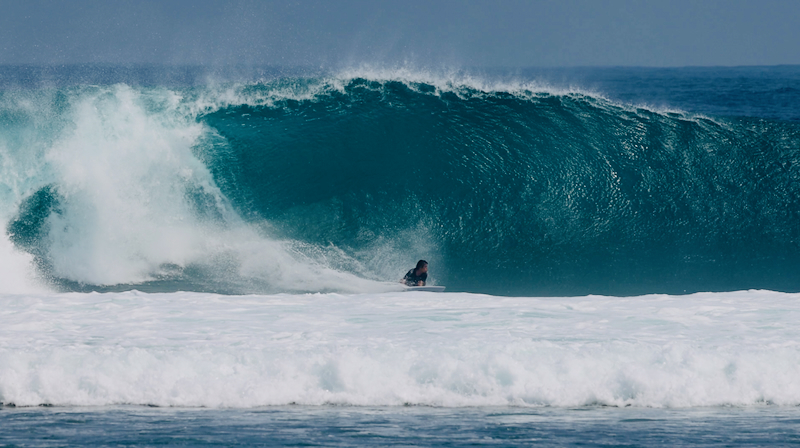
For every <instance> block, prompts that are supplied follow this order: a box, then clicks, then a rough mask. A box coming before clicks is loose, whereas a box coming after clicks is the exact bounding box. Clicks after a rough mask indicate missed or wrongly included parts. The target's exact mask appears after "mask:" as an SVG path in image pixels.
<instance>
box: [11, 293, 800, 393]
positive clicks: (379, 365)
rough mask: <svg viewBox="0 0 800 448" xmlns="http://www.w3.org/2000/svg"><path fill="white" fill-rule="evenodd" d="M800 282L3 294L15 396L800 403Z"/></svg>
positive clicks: (12, 391) (12, 386)
mask: <svg viewBox="0 0 800 448" xmlns="http://www.w3.org/2000/svg"><path fill="white" fill-rule="evenodd" d="M798 299H800V295H797V294H782V293H772V292H764V291H750V292H738V293H713V294H712V293H702V294H694V295H690V296H645V297H630V298H616V297H593V296H590V297H576V298H533V297H527V298H502V297H492V296H485V295H474V294H464V293H455V294H447V293H444V294H436V293H381V294H361V295H338V294H316V295H276V296H244V297H236V296H218V295H209V294H190V293H175V294H144V293H138V292H129V293H119V294H51V295H16V296H15V295H7V294H6V295H2V296H0V306H2V309H3V313H0V401H3V402H6V403H9V402H13V403H15V404H17V405H37V404H42V403H50V404H56V405H107V404H118V403H132V404H155V405H163V406H212V407H252V406H262V405H279V404H288V403H300V404H310V405H319V404H325V403H340V404H352V405H402V404H420V405H433V406H474V405H516V406H565V407H569V406H582V405H596V404H604V405H613V406H627V405H631V406H652V407H694V406H728V405H733V406H754V405H763V404H765V403H773V404H778V405H800V384H798V382H797V378H798V375H800V327H798V326H797V325H796V322H797V320H798V318H800V300H798Z"/></svg>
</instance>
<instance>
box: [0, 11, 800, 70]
mask: <svg viewBox="0 0 800 448" xmlns="http://www.w3.org/2000/svg"><path fill="white" fill-rule="evenodd" d="M0 63H3V64H63V63H113V64H140V63H163V64H204V65H228V64H242V65H281V66H295V65H302V66H325V67H331V66H341V65H345V66H347V65H358V64H373V65H381V64H384V65H396V64H403V63H408V64H413V65H415V66H423V67H424V66H432V67H439V66H444V67H498V66H502V67H530V66H539V67H551V66H687V65H695V66H696V65H700V66H715V65H777V64H800V0H758V1H752V0H725V1H722V0H694V1H687V0H662V1H650V0H639V1H633V0H608V1H601V0H594V1H589V0H558V1H554V0H538V1H537V0H530V1H517V0H500V1H492V2H490V1H454V0H448V1H435V0H434V1H431V0H429V1H418V0H406V1H396V0H386V1H377V0H374V1H362V0H344V1H333V0H331V1H318V0H308V1H303V0H299V1H252V0H251V1H217V0H196V1H186V0H172V1H170V0H162V1H152V0H137V1H113V0H108V1H88V0H72V1H57V0H53V1H42V0H24V1H17V0H0Z"/></svg>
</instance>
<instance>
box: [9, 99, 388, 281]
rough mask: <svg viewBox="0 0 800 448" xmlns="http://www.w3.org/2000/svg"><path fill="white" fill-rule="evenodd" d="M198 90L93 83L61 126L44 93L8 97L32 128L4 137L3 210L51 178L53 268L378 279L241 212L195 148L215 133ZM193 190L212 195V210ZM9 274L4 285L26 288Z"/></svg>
mask: <svg viewBox="0 0 800 448" xmlns="http://www.w3.org/2000/svg"><path fill="white" fill-rule="evenodd" d="M23 96H24V95H23ZM23 100H24V101H23ZM36 101H41V103H42V104H38V106H36V105H31V104H30V103H32V102H33V103H35V102H36ZM203 101H204V100H202V99H198V98H190V99H185V98H183V97H182V96H181V95H179V94H177V93H175V92H172V91H169V90H165V89H134V88H131V87H129V86H125V85H116V86H108V87H90V86H88V87H83V88H81V89H77V90H76V91H75V92H71V93H70V96H69V103H68V107H64V109H63V110H61V111H59V118H58V119H59V120H60V122H62V123H63V125H62V126H60V127H48V126H45V124H46V122H47V121H48V120H49V119H51V118H52V117H50V116H49V112H48V110H49V109H48V107H49V104H50V103H51V99H50V98H49V97H44V98H38V97H36V95H34V94H31V98H27V99H26V98H22V100H20V99H17V98H15V99H14V102H11V103H4V104H3V107H6V108H9V109H11V110H13V111H14V112H15V113H18V114H22V115H25V116H26V119H27V121H26V120H20V122H21V123H27V126H28V128H23V129H17V131H18V132H19V133H21V134H26V135H28V137H29V138H26V139H25V141H23V142H22V143H23V144H20V143H19V142H17V143H16V145H17V146H16V147H15V146H13V145H12V144H5V143H4V142H3V141H0V145H1V146H0V161H2V169H3V171H2V172H3V174H4V175H5V176H4V177H3V179H2V181H1V182H0V194H2V196H0V218H2V221H3V223H7V222H8V221H9V219H11V218H12V217H13V216H14V214H15V213H16V212H17V210H18V208H19V204H20V203H21V201H22V200H23V199H24V198H25V197H26V196H27V195H29V194H31V193H33V192H35V191H36V190H38V189H39V188H42V187H43V186H45V185H51V186H53V188H54V191H55V192H56V193H57V194H58V196H59V201H58V207H57V208H58V210H57V212H52V213H50V215H49V218H48V220H47V229H46V231H47V233H46V237H45V241H43V245H44V246H45V248H46V257H47V260H46V261H47V263H48V264H49V265H50V269H51V270H52V272H51V274H52V275H53V276H55V277H60V278H65V279H68V280H72V281H77V282H81V283H87V284H93V285H113V284H130V283H139V282H145V281H149V280H152V279H155V278H158V277H159V276H160V275H162V274H164V273H170V272H174V268H175V267H176V266H177V267H178V268H183V267H187V266H189V265H202V266H205V267H206V268H208V269H210V270H212V271H213V272H214V273H215V274H216V275H219V276H223V277H229V278H239V279H241V278H243V277H244V278H246V279H255V280H257V281H261V282H262V283H265V284H268V285H270V287H271V288H273V289H279V290H284V291H307V290H312V291H325V290H337V291H351V292H354V291H374V290H385V287H384V286H381V285H380V284H376V283H375V282H373V281H369V280H364V279H363V278H359V277H357V276H355V275H353V274H349V273H344V272H338V271H337V270H335V269H333V268H332V267H331V266H330V265H329V264H328V263H326V260H325V258H326V256H328V255H330V254H329V253H328V252H331V253H333V252H336V251H335V250H332V251H328V252H326V250H324V248H323V249H319V250H317V251H316V256H314V254H312V253H311V252H312V251H308V250H305V251H303V250H298V248H299V247H300V245H301V244H300V243H298V242H292V241H281V240H277V239H275V238H274V237H271V236H270V235H267V234H265V232H264V231H262V230H261V229H259V228H256V227H252V226H250V225H248V224H246V223H244V222H243V221H242V220H241V219H240V218H239V217H238V215H237V214H236V213H235V212H234V211H233V208H232V207H231V206H230V204H228V202H227V199H226V198H225V197H224V195H223V194H222V192H221V191H220V190H219V188H218V187H217V186H216V184H215V182H214V179H213V177H212V175H211V173H210V171H209V169H208V168H207V167H206V166H205V165H204V164H203V163H202V162H201V161H200V160H199V159H198V158H197V157H196V156H195V154H194V152H193V147H194V146H195V145H196V144H197V143H198V141H199V139H201V138H202V137H203V136H207V135H209V134H210V133H212V130H210V129H208V128H207V127H205V125H203V124H201V123H199V122H198V121H197V120H196V116H195V115H193V113H196V112H198V110H200V109H201V108H202V104H205V103H203ZM0 140H2V139H0ZM18 140H19V139H18ZM192 194H195V195H202V196H203V202H206V203H207V204H209V205H207V206H208V207H210V208H211V209H212V210H210V213H207V214H206V215H207V216H206V215H204V213H202V212H198V210H196V208H195V206H194V204H193V202H192V199H191V197H190V196H191V195H192ZM3 244H4V246H3V247H0V249H2V250H3V253H2V254H3V255H4V257H3V263H4V264H7V265H13V268H14V269H11V268H8V267H7V269H6V271H5V272H6V273H7V274H8V275H11V276H15V277H20V272H27V273H28V275H27V277H30V275H31V272H32V271H33V269H32V267H31V266H32V265H31V260H30V258H31V257H29V256H27V255H20V254H18V253H17V252H15V251H13V250H12V249H11V246H10V243H8V241H7V240H4V243H3ZM5 246H8V248H6V247H5ZM337 256H338V257H339V258H341V257H345V255H344V254H339V255H337ZM353 262H354V261H353ZM3 275H6V274H3ZM20 278H21V277H20ZM246 279H245V280H246ZM216 280H220V279H219V278H217V279H216ZM13 284H16V283H13ZM9 285H12V283H11V282H6V283H5V284H4V286H2V287H0V291H2V292H20V291H24V290H25V289H22V290H21V289H19V288H18V287H16V286H15V287H13V288H12V287H11V286H9Z"/></svg>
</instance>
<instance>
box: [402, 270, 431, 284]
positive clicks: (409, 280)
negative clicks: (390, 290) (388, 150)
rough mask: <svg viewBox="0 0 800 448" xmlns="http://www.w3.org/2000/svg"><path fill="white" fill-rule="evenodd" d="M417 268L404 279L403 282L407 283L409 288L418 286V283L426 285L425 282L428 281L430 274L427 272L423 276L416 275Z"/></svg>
mask: <svg viewBox="0 0 800 448" xmlns="http://www.w3.org/2000/svg"><path fill="white" fill-rule="evenodd" d="M416 271H417V268H414V269H412V270H410V271H408V272H407V273H406V276H405V277H403V281H404V282H406V285H407V286H417V282H420V281H421V282H422V284H423V285H424V284H425V280H427V279H428V273H427V272H425V273H423V274H421V275H417V274H416Z"/></svg>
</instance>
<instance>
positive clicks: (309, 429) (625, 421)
mask: <svg viewBox="0 0 800 448" xmlns="http://www.w3.org/2000/svg"><path fill="white" fill-rule="evenodd" d="M798 443H800V410H798V409H797V408H781V407H759V408H750V409H747V408H722V409H629V408H622V409H619V408H597V407H588V408H577V409H550V408H544V409H518V408H466V409H441V408H425V407H400V408H385V407H382V408H381V407H379V408H372V407H335V406H334V407H330V406H328V407H326V406H323V407H302V406H289V407H275V408H264V409H249V410H233V409H232V410H216V411H212V410H205V409H158V408H150V409H148V408H138V407H112V408H105V409H92V408H66V409H65V408H34V409H9V408H4V409H2V410H0V446H4V447H12V446H29V447H58V446H434V447H448V446H449V447H456V446H488V447H510V446H533V445H536V446H585V447H609V446H615V447H682V446H708V447H750V446H788V445H796V444H798Z"/></svg>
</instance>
